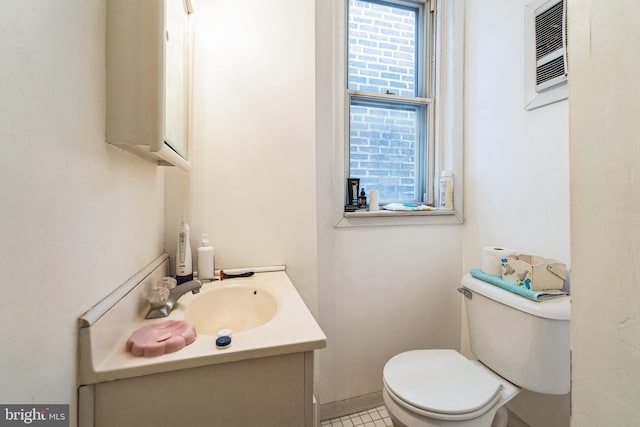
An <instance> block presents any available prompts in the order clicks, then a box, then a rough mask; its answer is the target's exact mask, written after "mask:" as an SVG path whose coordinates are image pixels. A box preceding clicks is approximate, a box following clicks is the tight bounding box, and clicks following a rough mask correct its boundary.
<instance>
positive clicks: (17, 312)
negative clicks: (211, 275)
mask: <svg viewBox="0 0 640 427" xmlns="http://www.w3.org/2000/svg"><path fill="white" fill-rule="evenodd" d="M104 20H105V4H104V1H102V0H56V1H55V2H43V1H34V0H15V1H4V2H2V3H1V5H0V57H1V58H2V60H1V61H0V117H2V120H1V121H0V141H1V142H0V144H1V146H2V155H0V200H1V202H0V235H1V236H2V239H0V266H1V270H2V272H3V274H2V280H1V281H2V301H3V302H2V309H1V310H0V322H1V323H2V324H3V325H4V327H3V328H2V329H1V332H0V337H1V338H0V340H1V341H2V343H3V346H2V352H0V377H2V384H3V386H2V387H0V402H2V403H3V404H8V403H26V404H32V403H33V404H49V403H51V404H53V403H62V404H67V403H69V404H71V405H72V407H71V416H72V423H71V425H75V399H76V380H75V378H76V363H77V361H76V342H77V318H78V317H79V316H80V315H81V314H82V313H84V312H85V311H86V310H88V309H89V308H91V306H93V305H94V304H95V303H97V302H98V301H99V300H100V299H102V298H103V297H104V296H105V295H107V294H108V293H109V292H111V291H112V290H113V289H115V288H116V287H117V286H119V285H120V284H121V283H123V282H124V281H125V280H126V279H128V278H129V277H130V276H132V275H133V274H134V273H136V272H137V271H138V270H139V269H140V268H141V267H143V266H144V265H146V264H147V263H149V262H150V261H151V260H153V259H154V258H156V257H157V256H158V255H160V254H161V253H162V250H163V242H162V233H163V198H164V189H163V173H162V169H159V168H157V167H155V166H153V165H152V164H151V163H148V162H145V161H143V160H141V159H139V158H137V157H135V156H133V155H131V154H129V153H126V152H124V151H121V150H120V149H118V148H115V147H112V146H109V145H108V144H107V143H106V142H105V138H104V133H105V128H104V114H105V109H104V108H105V107H104V105H105V87H104V86H105V71H104V70H105V57H104V55H105V44H104V43H105V40H104V33H105V27H104V25H105V22H104Z"/></svg>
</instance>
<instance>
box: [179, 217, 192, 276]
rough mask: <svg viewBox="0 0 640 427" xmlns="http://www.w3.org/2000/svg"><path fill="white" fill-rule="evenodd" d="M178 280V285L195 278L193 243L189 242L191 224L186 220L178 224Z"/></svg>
mask: <svg viewBox="0 0 640 427" xmlns="http://www.w3.org/2000/svg"><path fill="white" fill-rule="evenodd" d="M176 280H177V282H178V285H180V284H181V283H185V282H188V281H190V280H193V264H192V262H191V245H190V244H189V225H188V224H187V222H186V221H185V220H184V212H182V221H180V225H179V226H178V249H177V250H176Z"/></svg>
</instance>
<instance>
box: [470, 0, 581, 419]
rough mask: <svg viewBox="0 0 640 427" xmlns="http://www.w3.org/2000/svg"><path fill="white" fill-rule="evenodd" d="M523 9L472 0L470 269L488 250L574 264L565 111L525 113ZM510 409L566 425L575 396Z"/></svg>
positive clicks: (562, 105) (562, 106) (495, 0)
mask: <svg viewBox="0 0 640 427" xmlns="http://www.w3.org/2000/svg"><path fill="white" fill-rule="evenodd" d="M525 4H526V1H525V0H518V1H501V0H486V1H482V2H476V1H469V2H467V10H466V36H465V52H466V55H465V61H466V65H465V88H466V90H465V98H466V99H465V178H466V179H465V216H466V222H465V225H464V250H463V259H464V261H463V270H464V271H468V270H469V269H471V268H474V267H478V266H480V264H481V257H482V247H484V246H490V245H500V246H505V247H510V248H514V249H517V250H519V251H522V252H523V253H530V254H537V255H543V256H546V257H550V258H556V259H558V260H560V261H562V262H565V263H567V264H569V263H570V262H569V261H570V230H569V144H568V103H567V101H562V102H559V103H556V104H553V105H549V106H546V107H543V108H540V109H537V110H533V111H525V110H524V108H523V107H524V83H523V81H524V68H523V66H524V32H523V22H524V6H525ZM463 347H464V348H465V350H466V343H465V342H463ZM467 352H468V350H467ZM509 407H510V409H511V410H512V411H514V412H515V413H516V415H518V416H519V417H520V418H522V419H523V420H524V421H525V422H527V423H528V424H530V425H531V426H532V427H536V426H539V427H551V426H567V425H568V424H569V396H563V397H546V396H542V395H535V394H533V393H523V394H521V395H520V396H518V397H517V398H516V400H514V401H513V402H512V403H511V404H510V405H509Z"/></svg>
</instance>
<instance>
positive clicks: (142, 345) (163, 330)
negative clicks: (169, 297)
mask: <svg viewBox="0 0 640 427" xmlns="http://www.w3.org/2000/svg"><path fill="white" fill-rule="evenodd" d="M195 339H196V328H195V326H193V325H192V324H191V323H189V322H185V321H184V320H166V321H164V322H160V323H154V324H152V325H148V326H143V327H142V328H140V329H138V330H136V331H135V332H134V333H133V334H131V336H130V337H129V339H128V340H127V351H128V352H130V353H131V354H132V355H134V356H136V357H155V356H161V355H163V354H167V353H173V352H176V351H178V350H181V349H182V348H184V347H185V346H187V345H189V344H191V343H192V342H194V341H195Z"/></svg>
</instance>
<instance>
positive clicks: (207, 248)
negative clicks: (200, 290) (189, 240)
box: [198, 234, 215, 280]
mask: <svg viewBox="0 0 640 427" xmlns="http://www.w3.org/2000/svg"><path fill="white" fill-rule="evenodd" d="M214 277H215V252H214V249H213V246H211V242H209V238H208V237H207V235H206V234H203V235H202V240H201V241H200V247H199V248H198V279H200V280H202V279H204V280H213V278H214Z"/></svg>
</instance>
